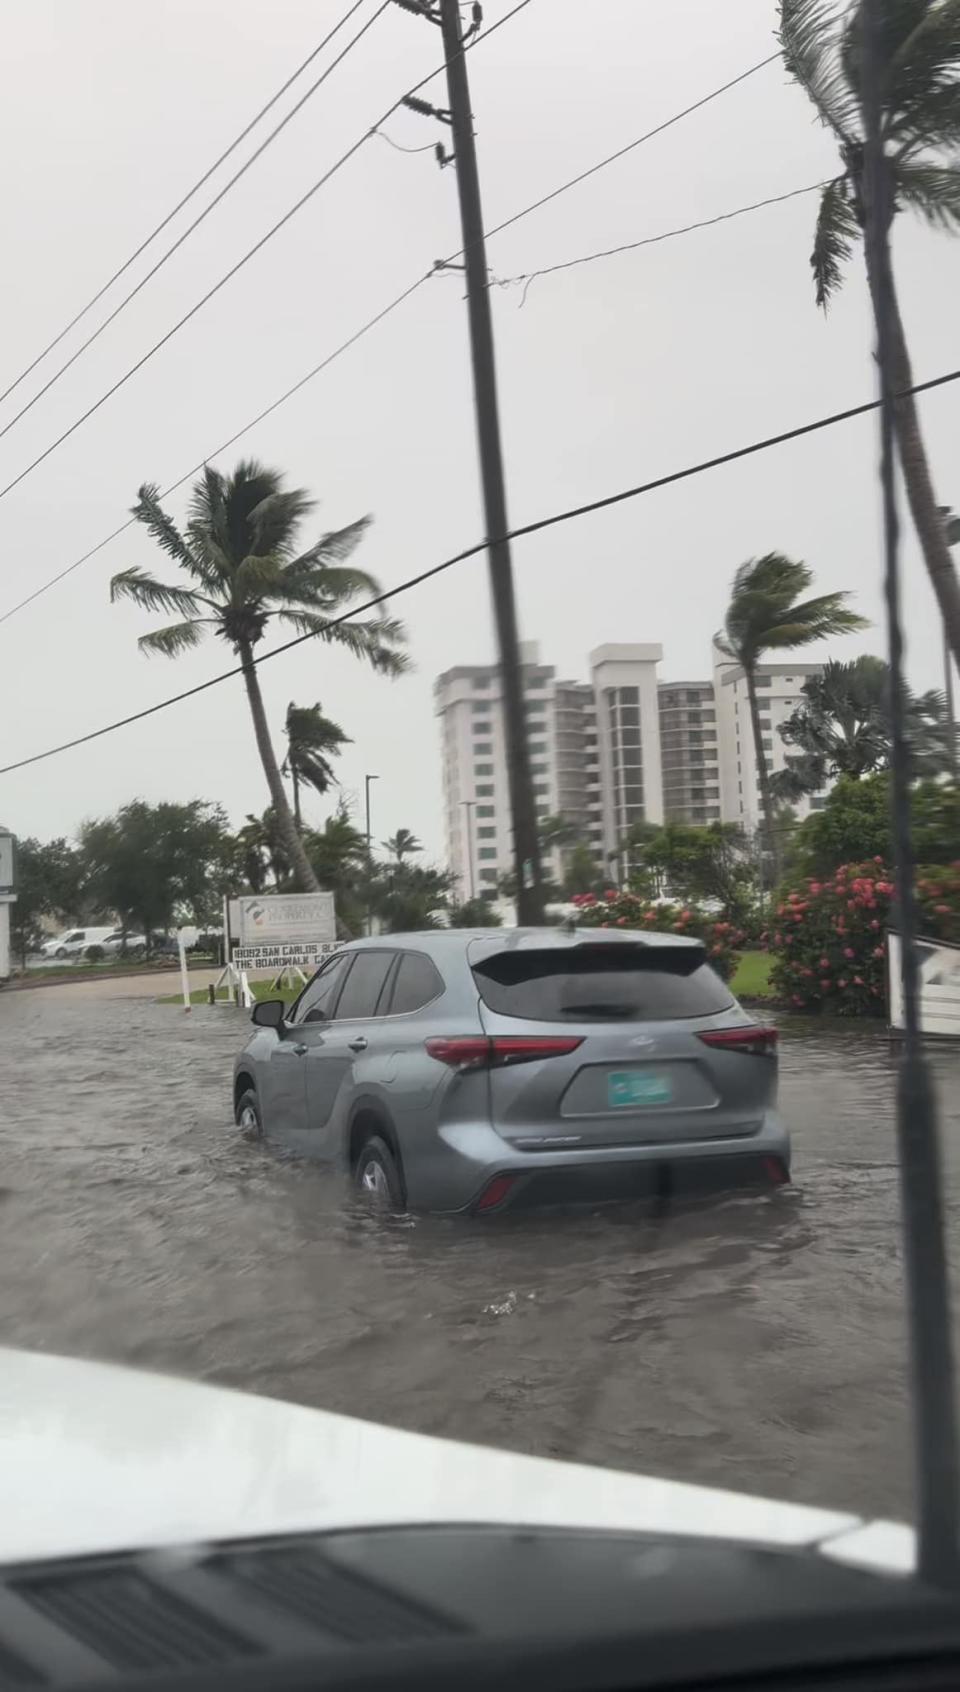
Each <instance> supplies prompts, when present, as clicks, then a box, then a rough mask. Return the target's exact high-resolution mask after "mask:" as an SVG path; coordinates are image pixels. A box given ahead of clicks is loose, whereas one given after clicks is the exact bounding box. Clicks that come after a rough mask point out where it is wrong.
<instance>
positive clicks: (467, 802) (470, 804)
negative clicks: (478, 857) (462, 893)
mask: <svg viewBox="0 0 960 1692" xmlns="http://www.w3.org/2000/svg"><path fill="white" fill-rule="evenodd" d="M460 803H461V805H462V806H463V808H464V810H465V811H466V813H467V866H468V868H469V872H470V897H471V899H474V898H476V892H477V890H476V887H475V886H474V881H473V813H474V810H475V808H476V803H477V801H476V800H475V799H461V801H460Z"/></svg>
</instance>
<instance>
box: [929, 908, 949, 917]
mask: <svg viewBox="0 0 960 1692" xmlns="http://www.w3.org/2000/svg"><path fill="white" fill-rule="evenodd" d="M933 908H934V910H935V911H936V913H937V915H938V916H949V915H950V906H949V905H934V907H933Z"/></svg>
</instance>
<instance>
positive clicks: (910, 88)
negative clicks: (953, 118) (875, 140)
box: [879, 0, 960, 133]
mask: <svg viewBox="0 0 960 1692" xmlns="http://www.w3.org/2000/svg"><path fill="white" fill-rule="evenodd" d="M879 12H880V17H881V20H882V22H881V27H882V28H883V29H884V31H885V34H886V42H885V46H886V49H887V51H886V54H885V57H886V65H887V68H886V76H885V79H884V96H883V97H884V106H885V107H886V109H887V114H888V115H887V123H886V127H887V131H888V133H892V132H893V131H894V129H895V125H896V123H897V121H898V119H901V118H903V117H906V116H907V114H911V115H912V116H913V118H914V119H916V118H921V117H922V113H923V109H924V106H925V104H926V102H927V101H928V100H929V99H931V97H933V96H935V95H937V94H939V93H940V92H941V91H942V90H943V89H945V88H951V87H955V86H956V81H957V72H958V68H960V0H884V4H883V6H882V7H880V8H879Z"/></svg>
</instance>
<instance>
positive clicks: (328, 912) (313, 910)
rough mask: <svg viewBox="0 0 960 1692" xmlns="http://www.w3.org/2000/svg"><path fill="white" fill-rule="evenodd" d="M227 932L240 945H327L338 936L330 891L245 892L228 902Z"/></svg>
mask: <svg viewBox="0 0 960 1692" xmlns="http://www.w3.org/2000/svg"><path fill="white" fill-rule="evenodd" d="M230 931H231V935H232V937H233V939H234V940H236V941H238V942H239V944H240V945H241V946H273V945H282V944H288V943H291V944H292V943H294V942H300V941H303V940H310V941H315V942H316V943H317V944H319V945H329V944H330V943H332V942H333V941H334V940H336V938H337V918H336V912H335V911H334V908H333V894H332V893H262V894H244V896H243V898H241V899H232V900H231V901H230Z"/></svg>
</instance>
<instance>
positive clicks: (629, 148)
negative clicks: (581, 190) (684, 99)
mask: <svg viewBox="0 0 960 1692" xmlns="http://www.w3.org/2000/svg"><path fill="white" fill-rule="evenodd" d="M779 58H780V54H779V53H769V54H768V55H767V57H766V58H765V59H760V60H758V62H757V63H756V64H755V65H751V66H750V67H749V69H747V70H745V71H741V72H740V75H739V76H734V77H731V79H730V81H729V82H724V83H721V85H720V87H719V88H713V89H711V91H710V93H709V94H704V95H702V96H701V98H700V99H699V100H694V102H693V105H692V106H684V108H683V111H681V112H674V114H673V117H668V118H665V119H664V121H663V123H658V124H657V125H656V128H654V129H648V130H646V131H645V133H644V134H643V135H638V136H637V137H636V139H635V140H633V141H628V142H627V144H626V146H625V147H618V148H617V151H616V152H615V153H608V154H607V156H606V158H604V159H598V160H597V163H596V164H593V165H591V166H590V167H589V169H588V170H582V171H580V173H579V175H578V176H571V177H570V179H569V181H567V182H562V183H561V184H560V186H559V188H553V189H551V191H550V193H549V194H544V195H542V196H541V198H540V199H539V200H534V201H533V203H532V205H529V206H524V208H523V210H522V211H518V212H514V214H513V216H512V217H505V218H504V220H503V222H502V223H498V224H496V225H495V226H494V228H493V229H488V230H487V231H486V236H487V240H488V241H489V240H492V238H493V236H494V235H499V234H500V232H501V230H503V229H509V228H510V226H511V224H513V223H519V221H520V219H521V218H522V217H529V216H530V213H531V212H535V211H539V210H540V207H541V206H546V205H549V204H550V201H551V200H556V199H558V198H559V196H560V195H561V194H566V192H567V190H568V189H570V188H576V187H577V186H578V185H579V184H580V183H581V182H586V181H587V179H588V178H589V177H591V176H596V174H597V172H598V171H600V170H605V169H606V167H607V165H611V164H616V162H617V160H618V159H622V158H625V157H626V155H627V153H632V152H633V150H634V148H635V147H642V146H643V144H644V142H646V141H652V140H653V138H654V136H656V135H662V134H663V132H664V130H665V129H672V127H673V125H674V124H675V123H680V121H681V120H682V119H683V118H687V117H690V115H691V114H692V113H693V112H698V111H699V110H700V109H701V107H702V106H708V105H709V104H710V102H711V100H716V99H719V97H720V95H721V94H726V93H727V92H728V91H729V90H730V89H731V88H736V86H737V84H738V83H740V82H746V80H747V78H748V77H750V76H755V75H756V73H757V71H760V70H763V68H764V66H765V65H772V64H773V61H774V59H779ZM459 256H460V254H459V253H451V255H450V257H451V258H459ZM445 262H446V263H449V260H446V261H445Z"/></svg>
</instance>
